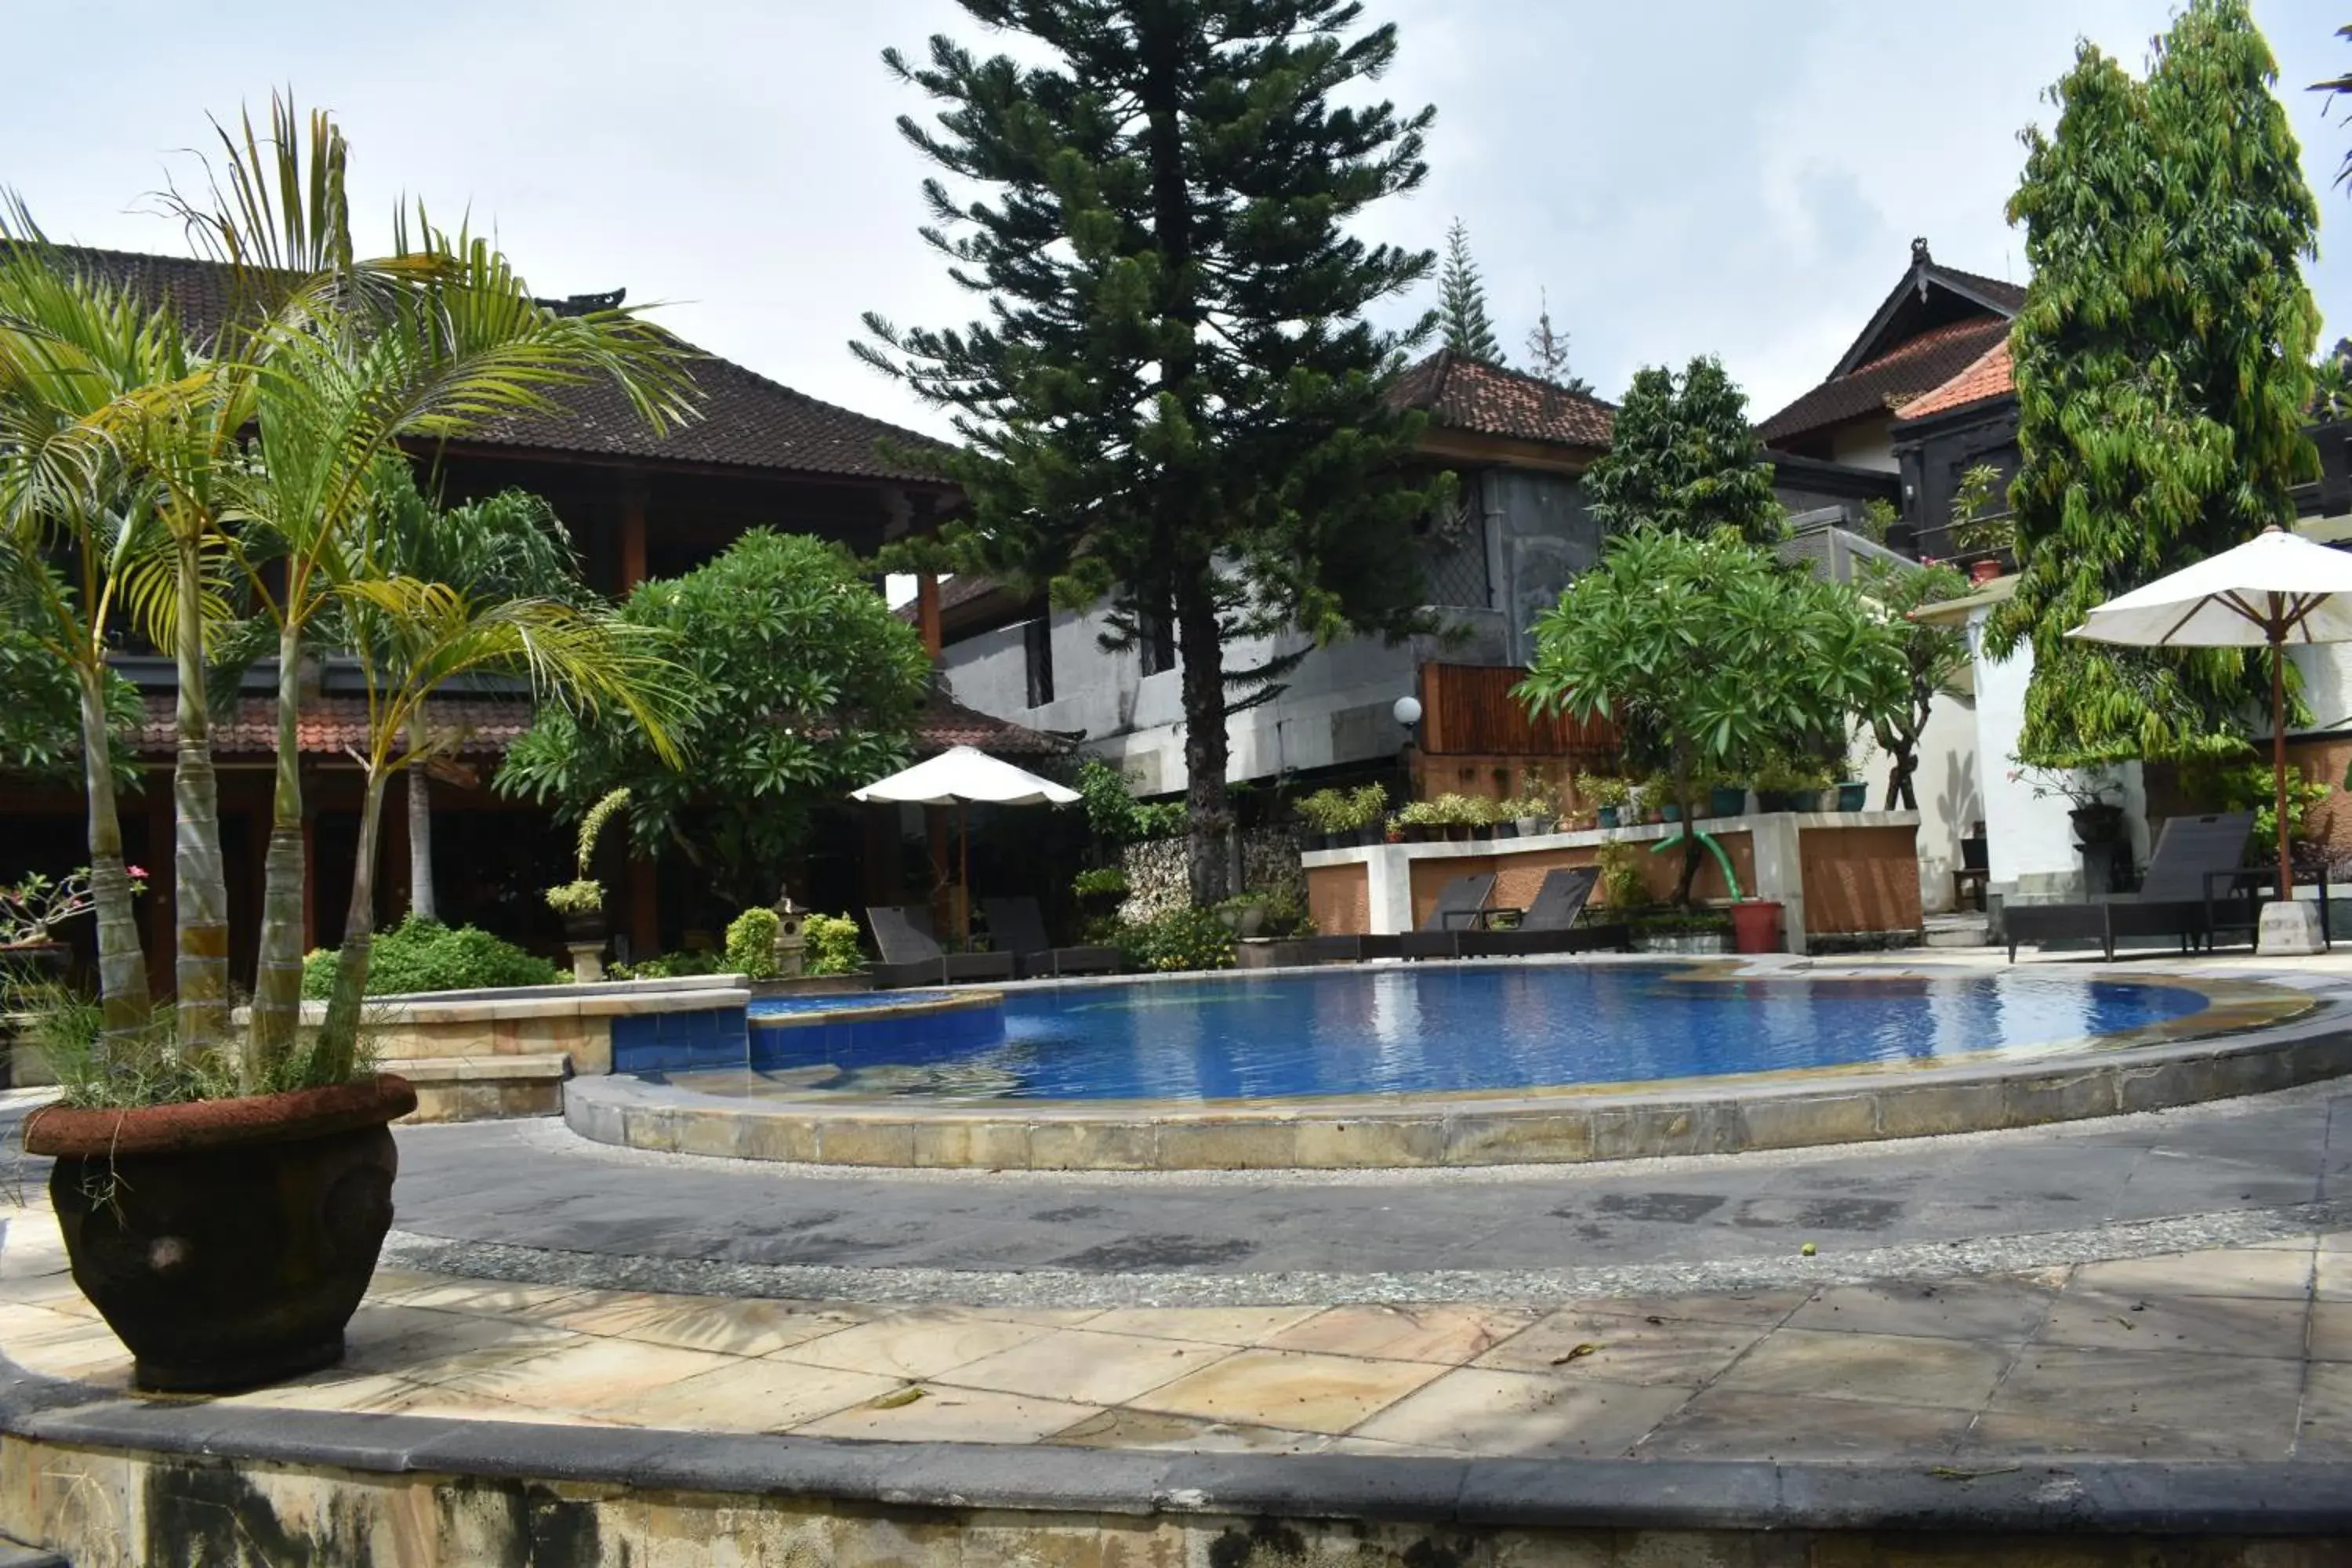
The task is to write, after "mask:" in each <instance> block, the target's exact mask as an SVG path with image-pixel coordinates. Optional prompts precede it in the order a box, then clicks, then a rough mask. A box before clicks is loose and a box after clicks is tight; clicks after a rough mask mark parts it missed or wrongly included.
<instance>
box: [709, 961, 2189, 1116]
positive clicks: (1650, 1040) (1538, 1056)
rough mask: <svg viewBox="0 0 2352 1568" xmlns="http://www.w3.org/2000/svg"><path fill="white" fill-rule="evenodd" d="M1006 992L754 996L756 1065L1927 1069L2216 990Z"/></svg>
mask: <svg viewBox="0 0 2352 1568" xmlns="http://www.w3.org/2000/svg"><path fill="white" fill-rule="evenodd" d="M827 1000H828V1003H831V999H827ZM877 1000H878V999H877ZM803 1005H804V1004H803ZM833 1005H839V1004H833ZM2206 1005H2207V999H2206V997H2205V995H2204V994H2201V993H2200V992H2199V991H2197V990H2194V989H2191V988H2189V987H2186V986H2181V985H2166V984H2143V983H2135V982H2115V981H2087V982H2086V981H2084V980H2083V979H2080V978H2076V977H2053V976H2050V975H2047V974H2042V973H2033V972H2031V971H2020V972H2016V973H2000V974H1992V975H1981V974H1979V975H1963V976H1954V977H1948V978H1943V977H1937V978H1930V977H1922V976H1899V977H1897V976H1888V977H1864V978H1851V977H1840V978H1834V979H1829V978H1821V979H1816V978H1806V977H1802V976H1790V977H1779V976H1773V977H1765V978H1740V977H1733V976H1730V975H1729V974H1728V973H1725V972H1715V973H1708V972H1706V971H1695V970H1694V969H1693V968H1692V966H1690V965H1687V964H1681V965H1656V964H1618V963H1609V964H1591V963H1576V964H1553V965H1525V964H1510V965H1497V966H1479V965H1468V964H1444V965H1437V964H1428V965H1422V964H1415V965H1412V966H1401V967H1384V968H1380V969H1362V968H1358V969H1338V970H1331V971H1327V972H1322V973H1291V974H1275V975H1229V976H1219V977H1214V978H1199V977H1192V978H1183V979H1171V980H1165V981H1139V982H1133V983H1129V984H1116V985H1078V986H1068V987H1062V988H1057V989H1041V990H1014V991H1009V992H1006V993H1005V994H1003V998H1002V1001H1001V1004H1000V1008H1001V1011H1000V1012H999V1013H998V1014H997V1015H996V1016H995V1017H993V1018H989V1019H987V1020H985V1021H984V1022H983V1021H981V1020H971V1021H969V1022H968V1024H967V1026H964V1027H961V1028H959V1029H958V1030H957V1031H956V1032H955V1034H954V1036H953V1037H947V1036H940V1037H926V1036H925V1035H924V1034H923V1033H922V1032H920V1031H914V1030H908V1031H896V1032H894V1033H893V1035H892V1036H891V1037H888V1038H875V1039H872V1040H871V1041H870V1042H869V1041H867V1040H862V1039H853V1038H852V1037H849V1036H847V1035H845V1034H844V1033H843V1032H840V1031H835V1030H821V1031H819V1030H806V1031H804V1030H801V1029H789V1030H787V1029H776V1030H773V1031H762V1030H761V1028H760V1024H761V1016H762V1013H763V1011H765V1010H766V1006H767V1005H765V1004H754V1005H753V1009H752V1015H751V1024H752V1026H753V1034H754V1036H755V1037H759V1036H761V1035H762V1034H763V1033H767V1034H770V1035H771V1036H772V1038H774V1039H776V1040H777V1041H779V1042H781V1043H779V1044H777V1045H775V1046H772V1047H768V1048H766V1049H764V1050H762V1052H761V1061H760V1066H761V1067H762V1068H766V1069H768V1070H769V1071H779V1070H780V1071H782V1073H783V1074H785V1075H786V1077H787V1079H789V1083H790V1087H791V1088H792V1089H793V1090H794V1091H795V1092H803V1091H815V1092H819V1093H841V1094H850V1095H866V1096H875V1095H880V1096H894V1097H895V1096H921V1097H929V1098H935V1099H949V1100H1179V1101H1182V1100H1194V1101H1199V1100H1282V1099H1292V1098H1315V1097H1328V1096H1339V1095H1379V1094H1388V1095H1415V1094H1438V1093H1448V1092H1463V1091H1482V1090H1496V1089H1527V1088H1537V1087H1547V1086H1583V1085H1594V1084H1614V1083H1644V1082H1656V1081H1659V1080H1667V1079H1688V1078H1703V1077H1711V1076H1719V1075H1730V1074H1748V1073H1772V1072H1786V1071H1790V1070H1792V1069H1802V1068H1845V1067H1855V1066H1861V1065H1867V1064H1874V1063H1876V1064H1885V1065H1901V1064H1906V1063H1908V1064H1922V1065H1926V1064H1932V1063H1934V1062H1935V1061H1937V1060H1938V1059H1950V1058H1958V1057H1961V1056H1973V1055H1977V1054H1979V1053H1984V1052H1987V1051H1994V1052H2000V1053H2009V1054H2028V1053H2032V1052H2036V1051H2047V1050H2053V1049H2058V1048H2064V1047H2076V1048H2079V1047H2082V1046H2084V1044H2086V1043H2089V1042H2090V1040H2091V1038H2092V1037H2100V1036H2108V1037H2116V1036H2124V1035H2127V1034H2128V1033H2129V1032H2130V1031H2135V1030H2140V1029H2145V1028H2147V1027H2149V1026H2156V1025H2161V1024H2168V1023H2172V1022H2174V1021H2176V1020H2179V1019H2183V1018H2186V1017H2188V1016H2190V1015H2192V1014H2195V1013H2198V1012H2200V1011H2201V1010H2203V1009H2204V1008H2205V1007H2206ZM828 1010H831V1009H830V1007H828ZM779 1021H781V1020H779ZM971 1025H977V1026H976V1027H975V1026H971ZM793 1036H803V1037H804V1044H796V1043H794V1042H792V1041H791V1040H790V1038H789V1037H793ZM744 1087H746V1088H750V1089H751V1091H752V1092H754V1093H757V1092H758V1089H757V1088H756V1087H754V1086H750V1085H746V1086H744ZM739 1092H740V1091H739Z"/></svg>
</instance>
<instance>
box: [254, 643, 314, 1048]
mask: <svg viewBox="0 0 2352 1568" xmlns="http://www.w3.org/2000/svg"><path fill="white" fill-rule="evenodd" d="M301 682H302V633H301V631H300V629H299V627H292V626H289V627H288V628H286V629H285V630H284V631H282V632H280V633H279V634H278V779H277V786H276V788H275V790H274V791H273V792H272V794H271V796H270V803H269V850H268V855H267V857H266V858H264V860H263V863H262V889H261V956H260V958H259V960H258V961H257V963H256V964H255V966H254V977H253V1025H252V1032H251V1034H250V1036H249V1040H250V1043H251V1054H250V1057H249V1058H248V1060H247V1064H246V1068H247V1074H248V1076H249V1077H251V1078H252V1079H255V1080H261V1079H268V1077H269V1076H270V1075H271V1074H272V1073H273V1072H274V1071H275V1070H276V1068H277V1067H278V1063H280V1062H282V1061H284V1060H285V1059H286V1056H287V1054H288V1053H289V1052H290V1051H291V1050H293V1048H294V1032H295V1028H296V1026H298V1025H299V1023H300V1022H301V1016H302V936H303V931H302V879H303V876H304V873H305V871H306V870H307V867H306V866H305V865H304V863H303V854H302V750H301V734H300V730H299V720H300V717H301V705H302V686H301Z"/></svg>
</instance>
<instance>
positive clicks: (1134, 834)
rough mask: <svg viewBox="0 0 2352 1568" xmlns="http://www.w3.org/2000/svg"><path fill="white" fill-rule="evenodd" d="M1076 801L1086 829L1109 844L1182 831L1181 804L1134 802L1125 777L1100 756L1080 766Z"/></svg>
mask: <svg viewBox="0 0 2352 1568" xmlns="http://www.w3.org/2000/svg"><path fill="white" fill-rule="evenodd" d="M1078 798H1079V801H1080V803H1081V804H1082V805H1084V806H1085V808H1086V813H1087V826H1090V827H1092V828H1093V829H1094V830H1095V833H1096V834H1097V837H1101V838H1103V839H1104V840H1105V841H1107V842H1108V843H1112V844H1131V843H1133V842H1134V841H1135V840H1137V839H1139V838H1168V837H1173V836H1175V835H1176V834H1179V833H1181V832H1183V831H1184V803H1183V802H1182V801H1162V802H1160V803H1159V804H1157V805H1152V804H1147V803H1145V802H1143V801H1139V800H1137V799H1136V798H1135V796H1134V795H1133V794H1132V793H1130V792H1129V789H1128V787H1127V776H1126V775H1125V774H1124V773H1120V772H1119V771H1118V769H1117V768H1115V767H1112V766H1111V765H1110V764H1109V763H1106V762H1104V761H1103V760H1102V759H1101V758H1100V757H1088V758H1087V760H1086V762H1085V763H1084V764H1083V765H1081V766H1080V767H1079V769H1078Z"/></svg>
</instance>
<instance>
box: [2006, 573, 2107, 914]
mask: <svg viewBox="0 0 2352 1568" xmlns="http://www.w3.org/2000/svg"><path fill="white" fill-rule="evenodd" d="M1989 614H1990V611H1988V610H1983V609H1979V610H1978V611H1977V612H1975V614H1974V615H1972V616H1970V617H1969V658H1970V662H1971V664H1972V666H1973V669H1974V674H1975V676H1976V689H1977V702H1976V708H1977V778H1978V787H1979V790H1980V791H1981V792H1982V795H1983V797H1984V814H1983V815H1984V825H1985V837H1986V839H1987V840H1988V843H1987V846H1986V847H1987V857H1986V863H1987V866H1988V868H1989V870H1990V876H1989V878H1988V881H1989V883H1990V889H1989V890H1990V893H1991V895H1992V896H1993V897H1995V898H1999V899H2006V900H2013V901H2017V902H2032V901H2036V900H2039V901H2042V902H2047V901H2049V900H2053V899H2063V898H2080V897H2081V896H2082V893H2083V857H2082V852H2081V851H2080V850H2079V849H2077V848H2076V847H2075V846H2074V825H2073V824H2072V823H2071V822H2070V821H2068V820H2067V816H2066V814H2067V812H2068V811H2069V810H2070V809H2071V803H2070V802H2068V801H2067V800H2066V798H2065V797H2064V796H2063V795H2051V796H2049V797H2048V798H2046V799H2042V800H2036V799H2035V798H2034V797H2033V783H2032V779H2031V778H2025V777H2020V778H2017V779H2014V780H2012V779H2011V777H2010V776H2009V775H2010V774H2011V772H2012V771H2015V770H2016V769H2017V763H2014V762H2013V761H2011V758H2013V757H2015V756H2016V755H2017V742H2018V737H2019V736H2020V735H2021V734H2022V733H2023V732H2024V730H2025V689H2026V687H2027V685H2028V684H2029V683H2030V682H2031V681H2032V679H2033V649H2032V647H2031V646H2027V645H2021V646H2020V647H2018V649H2017V651H2016V652H2015V653H2013V654H2011V656H2010V657H2009V658H2007V659H2005V660H2002V661H2000V662H1998V663H1996V662H1994V661H1992V660H1991V659H1989V658H1986V656H1985V651H1984V628H1985V620H1986V618H1987V616H1989ZM2118 771H2119V773H2120V776H2121V781H2122V784H2123V786H2124V801H2123V805H2124V810H2125V814H2126V818H2127V820H2128V822H2129V824H2130V829H2131V835H2132V853H2133V855H2134V857H2135V858H2138V859H2140V860H2143V861H2145V860H2146V859H2147V849H2148V845H2147V790H2146V788H2145V787H2144V784H2143V781H2142V778H2141V773H2140V768H2139V764H2138V763H2128V764H2126V766H2125V767H2123V768H2122V769H2120V770H2118Z"/></svg>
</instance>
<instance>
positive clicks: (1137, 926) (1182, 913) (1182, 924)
mask: <svg viewBox="0 0 2352 1568" xmlns="http://www.w3.org/2000/svg"><path fill="white" fill-rule="evenodd" d="M1236 945H1237V943H1236V942H1235V939H1234V933H1233V932H1232V931H1227V930H1226V929H1225V922H1224V921H1221V920H1219V919H1218V918H1217V911H1216V910H1200V909H1181V910H1169V911H1168V912H1167V913H1166V914H1164V915H1160V916H1156V917H1155V918H1153V919H1151V920H1148V921H1138V922H1134V923H1130V924H1128V925H1124V926H1122V927H1121V928H1120V931H1119V941H1118V946H1119V948H1120V949H1121V950H1122V951H1123V952H1125V953H1126V955H1127V959H1128V962H1129V964H1130V965H1132V966H1133V967H1135V968H1137V969H1151V970H1158V971H1160V973H1173V972H1175V971H1177V970H1184V969H1231V968H1232V967H1233V966H1234V950H1235V947H1236Z"/></svg>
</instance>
